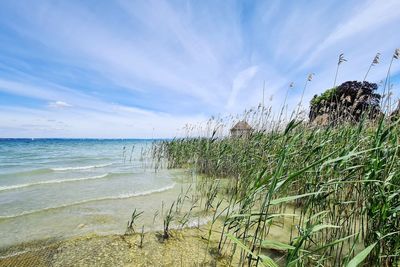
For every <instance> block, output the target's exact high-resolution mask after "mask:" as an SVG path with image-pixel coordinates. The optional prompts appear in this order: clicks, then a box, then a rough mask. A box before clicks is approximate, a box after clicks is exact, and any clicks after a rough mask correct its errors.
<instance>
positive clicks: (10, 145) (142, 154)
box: [0, 139, 177, 246]
mask: <svg viewBox="0 0 400 267" xmlns="http://www.w3.org/2000/svg"><path fill="white" fill-rule="evenodd" d="M152 142H153V141H147V140H77V139H39V140H30V139H24V140H21V139H19V140H4V139H3V140H0V240H2V244H1V245H2V246H6V245H13V244H16V243H21V242H28V241H32V240H36V239H43V238H56V237H57V238H58V237H63V236H69V235H76V234H82V233H88V232H94V233H121V231H122V232H123V231H124V229H125V228H124V227H125V225H126V222H127V220H128V218H129V215H130V213H131V212H132V210H133V208H138V209H143V210H148V211H156V209H157V207H158V206H159V205H160V202H161V200H160V194H161V193H162V192H165V193H166V194H168V191H173V190H172V189H173V188H174V187H175V185H176V183H175V181H174V179H175V178H176V176H177V174H176V173H174V172H173V171H168V170H160V171H158V172H155V171H154V167H153V164H152V160H151V158H150V148H151V145H152ZM163 197H167V198H168V195H166V196H163ZM148 213H149V215H148V217H152V214H151V215H150V212H148Z"/></svg>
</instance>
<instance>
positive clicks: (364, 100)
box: [309, 81, 382, 124]
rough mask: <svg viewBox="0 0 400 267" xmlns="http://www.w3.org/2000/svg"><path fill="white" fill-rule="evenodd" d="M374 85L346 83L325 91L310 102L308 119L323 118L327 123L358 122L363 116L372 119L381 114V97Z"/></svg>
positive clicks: (356, 82) (355, 82)
mask: <svg viewBox="0 0 400 267" xmlns="http://www.w3.org/2000/svg"><path fill="white" fill-rule="evenodd" d="M377 89H378V86H377V84H376V83H369V82H366V81H364V82H358V81H347V82H344V83H342V84H341V85H340V86H337V87H334V88H331V89H328V90H326V91H325V92H324V93H322V94H321V95H320V96H317V95H315V96H314V98H313V99H312V100H311V106H310V114H309V119H310V121H311V122H313V121H314V120H315V119H316V118H318V117H319V116H325V117H326V118H327V122H328V123H330V124H332V123H333V124H335V123H338V122H341V121H344V120H346V121H359V120H360V119H361V117H362V116H363V115H366V116H367V117H368V118H370V119H372V118H375V117H376V116H378V115H379V114H381V113H382V112H381V110H380V100H381V95H379V94H377V93H376V90H377Z"/></svg>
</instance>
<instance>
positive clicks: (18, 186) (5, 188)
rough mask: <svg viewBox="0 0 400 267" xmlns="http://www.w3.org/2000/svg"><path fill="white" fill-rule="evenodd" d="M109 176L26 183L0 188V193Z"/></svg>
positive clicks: (100, 176)
mask: <svg viewBox="0 0 400 267" xmlns="http://www.w3.org/2000/svg"><path fill="white" fill-rule="evenodd" d="M109 175H110V174H109V173H106V174H102V175H97V176H91V177H82V178H71V179H61V180H48V181H38V182H34V183H27V184H16V185H9V186H0V191H8V190H15V189H20V188H24V187H31V186H36V185H42V184H59V183H69V182H79V181H86V180H95V179H102V178H105V177H107V176H109Z"/></svg>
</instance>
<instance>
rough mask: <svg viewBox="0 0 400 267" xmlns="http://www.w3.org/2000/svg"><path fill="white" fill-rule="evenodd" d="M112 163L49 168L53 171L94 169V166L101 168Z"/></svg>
mask: <svg viewBox="0 0 400 267" xmlns="http://www.w3.org/2000/svg"><path fill="white" fill-rule="evenodd" d="M111 165H112V163H107V164H100V165H89V166H78V167H63V168H51V170H53V171H56V172H58V171H74V170H89V169H96V168H103V167H107V166H111Z"/></svg>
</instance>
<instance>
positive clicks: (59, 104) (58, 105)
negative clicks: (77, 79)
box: [49, 101, 72, 109]
mask: <svg viewBox="0 0 400 267" xmlns="http://www.w3.org/2000/svg"><path fill="white" fill-rule="evenodd" d="M49 107H51V108H61V109H64V108H70V107H72V105H70V104H68V103H66V102H64V101H55V102H50V103H49Z"/></svg>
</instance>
